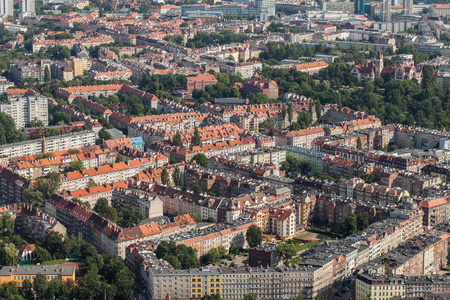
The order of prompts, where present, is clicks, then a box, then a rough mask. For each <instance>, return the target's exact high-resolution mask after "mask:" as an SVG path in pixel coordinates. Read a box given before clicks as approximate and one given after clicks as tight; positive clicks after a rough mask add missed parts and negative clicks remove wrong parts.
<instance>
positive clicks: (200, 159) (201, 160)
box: [192, 153, 208, 168]
mask: <svg viewBox="0 0 450 300" xmlns="http://www.w3.org/2000/svg"><path fill="white" fill-rule="evenodd" d="M194 160H195V161H196V162H197V163H198V164H199V165H200V166H202V167H205V168H206V167H208V158H207V157H206V155H205V154H203V153H197V154H195V155H194V157H193V158H192V161H194Z"/></svg>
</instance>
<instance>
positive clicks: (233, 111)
mask: <svg viewBox="0 0 450 300" xmlns="http://www.w3.org/2000/svg"><path fill="white" fill-rule="evenodd" d="M296 96H297V95H296ZM288 100H289V101H288V102H290V103H291V104H290V105H291V106H292V119H293V120H297V118H298V115H299V114H300V112H301V111H304V110H305V111H309V109H310V107H312V109H313V112H315V106H314V105H315V100H312V99H311V98H306V97H303V96H298V97H294V96H293V95H292V94H291V95H290V96H288ZM288 106H289V104H288V103H267V104H254V105H233V106H220V105H218V104H211V103H203V104H202V106H201V107H200V111H201V112H203V113H210V114H213V115H216V116H218V117H221V118H223V119H224V120H225V121H230V120H231V117H232V116H235V115H246V114H247V113H249V115H253V117H254V118H255V121H254V122H253V123H256V122H263V121H264V120H265V119H267V118H269V117H270V118H272V119H273V120H274V122H275V124H282V126H284V127H285V126H287V125H289V117H288V116H287V115H286V116H285V118H284V119H283V117H282V115H283V113H282V111H283V107H284V109H286V110H287V108H288ZM312 118H313V121H315V120H317V116H316V114H315V113H312Z"/></svg>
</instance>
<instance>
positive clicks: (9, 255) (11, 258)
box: [0, 243, 19, 266]
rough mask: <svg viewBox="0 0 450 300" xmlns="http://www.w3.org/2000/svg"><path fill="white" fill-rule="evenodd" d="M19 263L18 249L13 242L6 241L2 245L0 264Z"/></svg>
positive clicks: (12, 264) (11, 264) (10, 264)
mask: <svg viewBox="0 0 450 300" xmlns="http://www.w3.org/2000/svg"><path fill="white" fill-rule="evenodd" d="M18 263H19V257H18V256H17V250H16V248H15V246H14V244H12V243H5V244H3V245H2V246H1V247H0V265H2V266H16V265H17V264H18Z"/></svg>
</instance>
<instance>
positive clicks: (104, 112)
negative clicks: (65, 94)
mask: <svg viewBox="0 0 450 300" xmlns="http://www.w3.org/2000/svg"><path fill="white" fill-rule="evenodd" d="M73 103H75V104H80V105H82V106H83V107H84V109H87V110H89V111H91V112H93V113H95V114H98V115H99V116H101V117H103V118H105V119H108V118H109V116H110V115H111V114H112V111H111V110H110V109H109V108H107V107H106V106H103V105H101V104H99V103H97V102H94V101H91V100H89V99H86V98H83V97H76V98H75V99H73Z"/></svg>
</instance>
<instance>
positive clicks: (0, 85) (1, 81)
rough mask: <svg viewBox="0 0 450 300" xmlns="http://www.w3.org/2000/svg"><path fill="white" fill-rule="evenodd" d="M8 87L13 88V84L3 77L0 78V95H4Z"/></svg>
mask: <svg viewBox="0 0 450 300" xmlns="http://www.w3.org/2000/svg"><path fill="white" fill-rule="evenodd" d="M10 87H14V82H9V81H8V80H7V79H6V78H5V77H4V76H0V94H6V91H7V90H8V89H9V88H10Z"/></svg>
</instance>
